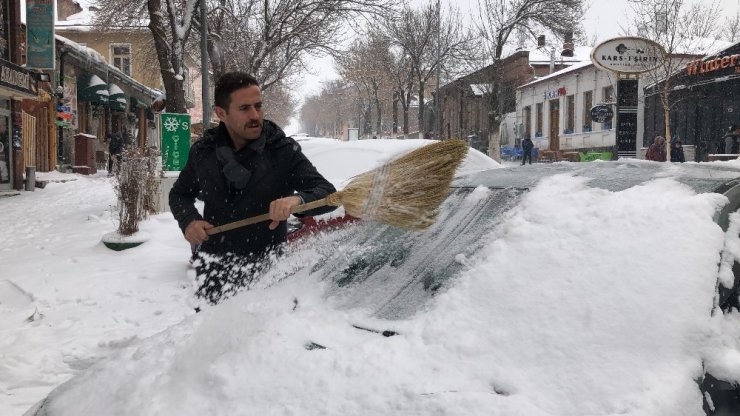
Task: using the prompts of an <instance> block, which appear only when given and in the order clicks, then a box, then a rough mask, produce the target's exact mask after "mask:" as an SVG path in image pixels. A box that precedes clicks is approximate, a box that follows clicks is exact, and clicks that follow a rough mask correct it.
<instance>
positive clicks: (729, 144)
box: [724, 124, 740, 154]
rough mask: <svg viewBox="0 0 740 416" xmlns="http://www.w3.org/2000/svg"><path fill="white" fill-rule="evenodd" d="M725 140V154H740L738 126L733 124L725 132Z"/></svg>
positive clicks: (739, 129)
mask: <svg viewBox="0 0 740 416" xmlns="http://www.w3.org/2000/svg"><path fill="white" fill-rule="evenodd" d="M724 140H725V153H728V154H738V153H740V125H739V124H733V125H732V126H730V128H729V129H728V130H727V133H726V134H725V136H724Z"/></svg>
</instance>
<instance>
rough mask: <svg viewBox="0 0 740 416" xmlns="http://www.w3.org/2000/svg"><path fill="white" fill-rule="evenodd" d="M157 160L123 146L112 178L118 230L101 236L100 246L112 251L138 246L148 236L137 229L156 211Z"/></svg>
mask: <svg viewBox="0 0 740 416" xmlns="http://www.w3.org/2000/svg"><path fill="white" fill-rule="evenodd" d="M157 160H158V157H157V155H156V154H155V153H148V154H145V153H144V152H142V151H141V150H140V149H138V148H136V147H126V148H124V150H123V154H122V160H121V161H120V162H119V163H120V166H119V168H118V174H117V175H116V176H115V190H116V196H117V198H118V229H116V231H113V232H110V233H107V234H105V235H104V236H103V238H102V241H103V244H104V245H105V246H106V247H108V248H110V249H111V250H116V251H120V250H125V249H128V248H131V247H136V246H139V245H141V244H143V243H145V242H146V241H147V240H148V239H149V235H148V234H147V233H145V232H142V231H140V230H139V222H140V221H142V220H144V219H146V218H147V217H148V216H149V214H151V213H153V212H155V211H154V207H153V204H152V201H154V199H155V198H156V195H157V192H158V189H157V179H156V176H157V172H156V171H157Z"/></svg>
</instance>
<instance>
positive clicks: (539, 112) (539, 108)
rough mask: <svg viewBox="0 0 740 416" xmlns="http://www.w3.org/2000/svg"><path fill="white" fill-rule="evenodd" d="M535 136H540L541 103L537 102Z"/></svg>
mask: <svg viewBox="0 0 740 416" xmlns="http://www.w3.org/2000/svg"><path fill="white" fill-rule="evenodd" d="M535 137H542V103H537V114H536V120H535Z"/></svg>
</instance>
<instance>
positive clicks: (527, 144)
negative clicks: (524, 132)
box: [522, 137, 534, 165]
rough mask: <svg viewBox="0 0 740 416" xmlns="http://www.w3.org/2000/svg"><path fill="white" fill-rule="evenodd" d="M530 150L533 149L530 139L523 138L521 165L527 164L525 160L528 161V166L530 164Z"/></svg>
mask: <svg viewBox="0 0 740 416" xmlns="http://www.w3.org/2000/svg"><path fill="white" fill-rule="evenodd" d="M532 148H534V143H533V142H532V139H530V138H529V137H525V138H524V140H522V165H524V164H525V163H527V159H529V164H530V165H531V164H532Z"/></svg>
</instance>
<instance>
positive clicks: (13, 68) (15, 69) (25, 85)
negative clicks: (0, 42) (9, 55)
mask: <svg viewBox="0 0 740 416" xmlns="http://www.w3.org/2000/svg"><path fill="white" fill-rule="evenodd" d="M0 86H2V87H5V89H6V90H10V91H12V92H15V93H18V94H17V95H18V96H19V97H29V98H30V97H36V96H37V95H38V84H37V82H36V78H35V77H34V76H33V74H31V72H30V71H29V70H27V69H26V68H23V67H20V66H18V65H16V64H14V63H12V62H8V61H5V60H2V59H0Z"/></svg>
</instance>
